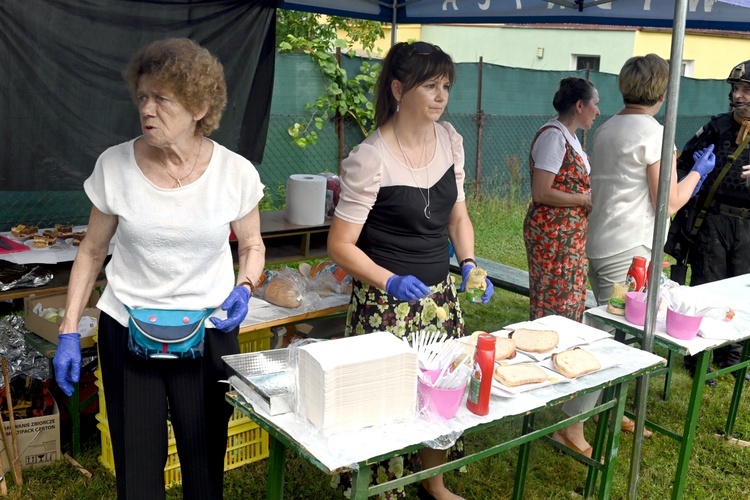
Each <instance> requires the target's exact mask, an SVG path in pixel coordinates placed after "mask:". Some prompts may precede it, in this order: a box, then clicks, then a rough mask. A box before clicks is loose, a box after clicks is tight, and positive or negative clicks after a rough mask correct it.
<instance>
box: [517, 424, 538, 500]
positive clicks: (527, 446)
mask: <svg viewBox="0 0 750 500" xmlns="http://www.w3.org/2000/svg"><path fill="white" fill-rule="evenodd" d="M533 426H534V413H531V414H528V415H526V416H524V417H523V426H522V428H521V434H523V435H525V434H528V433H529V431H530V430H531V429H532V428H533ZM530 450H531V441H529V442H528V443H524V444H522V445H521V446H519V447H518V463H517V464H516V480H515V482H514V483H513V498H515V499H522V498H523V490H524V487H525V485H526V474H527V473H528V471H529V451H530Z"/></svg>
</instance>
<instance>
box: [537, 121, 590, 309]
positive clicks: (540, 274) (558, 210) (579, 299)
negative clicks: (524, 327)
mask: <svg viewBox="0 0 750 500" xmlns="http://www.w3.org/2000/svg"><path fill="white" fill-rule="evenodd" d="M550 127H553V126H552V125H550V126H545V127H542V128H541V129H540V130H539V132H537V134H536V135H535V136H534V141H532V147H533V144H534V142H536V140H537V138H538V137H539V135H540V134H541V133H542V132H543V131H545V130H547V129H548V128H550ZM565 150H566V151H565V157H564V158H563V163H562V166H561V167H560V171H559V172H558V173H557V175H556V176H555V179H554V181H553V182H552V188H553V189H558V190H560V191H563V192H565V193H574V194H575V193H589V192H590V191H591V183H590V178H589V174H588V172H587V171H586V165H585V163H584V160H583V158H582V157H581V156H580V155H579V154H578V153H577V152H576V151H575V149H574V148H573V146H572V145H571V144H570V143H569V142H568V141H567V139H566V141H565ZM529 168H530V175H531V179H533V177H534V161H533V159H532V157H531V155H529ZM588 213H589V212H588V210H587V209H586V208H585V207H582V206H576V207H553V206H550V205H544V204H542V203H535V202H534V201H532V202H531V204H530V205H529V209H528V211H527V212H526V219H525V220H524V224H523V237H524V242H525V244H526V256H527V259H528V263H529V299H530V318H531V319H532V320H533V319H537V318H541V317H543V316H549V315H553V314H556V315H560V316H565V317H567V318H570V319H573V320H575V321H581V320H582V319H583V311H584V308H585V303H586V273H587V270H588V260H587V258H586V232H587V229H588Z"/></svg>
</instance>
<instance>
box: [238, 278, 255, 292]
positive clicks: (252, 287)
mask: <svg viewBox="0 0 750 500" xmlns="http://www.w3.org/2000/svg"><path fill="white" fill-rule="evenodd" d="M245 285H247V286H249V287H250V294H251V295H255V285H254V284H253V282H252V281H251V280H250V278H248V277H247V276H245V281H243V282H242V283H238V284H237V286H245Z"/></svg>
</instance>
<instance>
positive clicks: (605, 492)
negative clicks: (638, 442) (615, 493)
mask: <svg viewBox="0 0 750 500" xmlns="http://www.w3.org/2000/svg"><path fill="white" fill-rule="evenodd" d="M609 390H612V391H613V393H614V396H613V397H614V398H616V399H617V406H615V407H614V408H612V409H611V410H610V411H609V412H606V413H605V414H604V415H606V416H609V415H611V418H609V419H607V420H606V424H607V426H608V427H609V432H607V433H606V436H607V446H606V448H605V450H604V467H603V468H602V482H601V486H600V487H599V498H609V497H610V496H611V495H612V483H613V482H614V477H615V465H616V463H617V454H618V452H619V450H620V436H621V433H620V427H621V422H622V416H623V415H624V414H625V402H626V400H627V395H628V381H625V382H623V383H622V384H618V385H617V386H615V387H613V388H610V389H609ZM606 396H607V392H605V397H606ZM604 415H602V417H600V418H599V425H601V424H602V418H603V417H604ZM596 450H597V447H596V446H595V447H594V451H595V452H596ZM596 472H597V469H596V467H589V475H592V476H593V477H594V478H596ZM593 486H594V484H592V487H593ZM589 496H590V495H587V496H586V498H589Z"/></svg>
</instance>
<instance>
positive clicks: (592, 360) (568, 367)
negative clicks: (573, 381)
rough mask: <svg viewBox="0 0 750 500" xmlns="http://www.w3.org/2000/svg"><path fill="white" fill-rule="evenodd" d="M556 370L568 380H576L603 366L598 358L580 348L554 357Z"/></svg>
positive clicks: (559, 353) (553, 361)
mask: <svg viewBox="0 0 750 500" xmlns="http://www.w3.org/2000/svg"><path fill="white" fill-rule="evenodd" d="M552 363H553V364H554V365H555V369H556V370H557V371H558V372H560V373H562V374H563V375H565V376H566V377H568V378H576V377H580V376H581V375H585V374H587V373H591V372H595V371H596V370H599V369H601V367H602V365H601V363H599V360H598V359H596V356H594V355H593V354H591V353H590V352H588V351H585V350H583V349H581V348H580V347H574V348H573V349H568V350H567V351H563V352H558V353H557V354H553V355H552Z"/></svg>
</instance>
